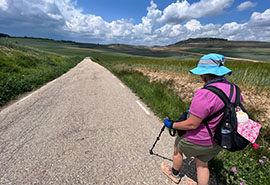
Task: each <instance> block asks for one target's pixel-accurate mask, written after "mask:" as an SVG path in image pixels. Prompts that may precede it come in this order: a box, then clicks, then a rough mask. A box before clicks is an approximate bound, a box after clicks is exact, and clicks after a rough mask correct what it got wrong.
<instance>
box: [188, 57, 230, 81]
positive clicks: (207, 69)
mask: <svg viewBox="0 0 270 185" xmlns="http://www.w3.org/2000/svg"><path fill="white" fill-rule="evenodd" d="M224 63H225V57H224V56H223V55H220V54H215V53H211V54H208V55H204V56H203V57H202V58H201V59H200V61H199V63H198V65H197V67H196V68H194V69H192V70H190V71H189V72H191V73H193V74H196V75H204V74H214V75H217V76H223V75H225V74H228V75H231V74H232V71H231V70H230V69H229V68H227V67H225V66H224Z"/></svg>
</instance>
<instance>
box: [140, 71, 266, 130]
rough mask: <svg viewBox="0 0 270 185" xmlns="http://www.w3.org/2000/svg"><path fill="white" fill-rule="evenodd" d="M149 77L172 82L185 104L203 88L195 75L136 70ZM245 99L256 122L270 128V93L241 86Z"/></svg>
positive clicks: (245, 103)
mask: <svg viewBox="0 0 270 185" xmlns="http://www.w3.org/2000/svg"><path fill="white" fill-rule="evenodd" d="M135 70H137V71H139V72H142V73H143V74H144V75H145V76H148V77H149V78H150V80H151V81H157V82H168V81H171V83H170V84H171V86H170V88H172V89H173V90H174V91H175V92H176V94H177V95H178V96H179V97H180V98H181V99H182V100H183V101H185V102H190V101H191V100H192V98H193V96H194V93H195V92H196V90H197V89H200V88H202V87H203V84H204V83H203V82H201V80H200V78H199V77H197V76H195V75H190V74H184V73H176V72H168V71H162V70H154V69H148V68H138V67H137V68H135ZM239 87H240V88H241V90H242V95H243V97H244V106H245V107H246V108H247V109H248V111H252V112H253V115H254V117H255V119H256V120H258V121H259V122H260V123H261V124H262V125H263V126H270V125H269V123H270V99H269V93H270V92H269V91H267V90H264V91H260V92H258V91H257V89H255V88H253V87H247V86H242V85H239Z"/></svg>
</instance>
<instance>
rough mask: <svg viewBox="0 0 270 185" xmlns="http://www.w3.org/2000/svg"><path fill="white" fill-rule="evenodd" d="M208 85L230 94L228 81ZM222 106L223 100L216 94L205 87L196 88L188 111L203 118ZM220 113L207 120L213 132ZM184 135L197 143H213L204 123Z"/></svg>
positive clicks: (233, 100) (233, 99)
mask: <svg viewBox="0 0 270 185" xmlns="http://www.w3.org/2000/svg"><path fill="white" fill-rule="evenodd" d="M210 85H211V86H215V87H217V88H219V89H221V90H222V91H223V92H224V93H225V94H226V95H227V96H229V95H230V87H231V86H230V83H229V82H227V81H225V82H216V83H213V84H210ZM210 85H209V86H210ZM235 92H236V90H235V88H234V93H233V96H232V102H235V95H236V93H235ZM241 100H242V97H241ZM223 107H224V103H223V101H222V100H221V99H220V98H219V97H218V96H217V95H216V94H214V93H213V92H211V91H210V90H207V89H198V90H197V91H196V93H195V95H194V97H193V100H192V102H191V105H190V109H189V111H190V113H191V114H193V115H195V116H197V117H199V118H201V119H205V118H207V117H209V116H211V115H212V114H214V113H216V112H217V111H219V110H220V109H221V108H223ZM222 115H223V114H222ZM222 115H220V116H218V117H217V118H214V119H213V120H211V121H209V122H208V125H209V128H210V129H211V131H212V133H213V134H214V131H215V128H216V127H217V125H218V123H219V122H220V121H221V118H222ZM184 137H185V138H186V140H188V141H190V142H192V143H194V144H198V145H204V146H210V145H214V144H215V142H214V141H213V139H212V138H211V136H210V134H209V132H208V130H207V128H206V127H205V125H204V123H201V124H200V126H199V127H198V128H197V129H195V130H187V132H186V134H185V135H184Z"/></svg>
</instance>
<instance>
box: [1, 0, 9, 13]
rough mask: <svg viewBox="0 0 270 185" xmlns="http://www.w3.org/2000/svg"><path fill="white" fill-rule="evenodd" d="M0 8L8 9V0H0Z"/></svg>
mask: <svg viewBox="0 0 270 185" xmlns="http://www.w3.org/2000/svg"><path fill="white" fill-rule="evenodd" d="M0 9H2V10H4V11H6V10H7V9H8V4H7V2H6V0H0Z"/></svg>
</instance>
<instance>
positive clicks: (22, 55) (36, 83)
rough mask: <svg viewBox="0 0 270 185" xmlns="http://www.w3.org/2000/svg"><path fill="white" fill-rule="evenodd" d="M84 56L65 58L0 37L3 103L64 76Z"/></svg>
mask: <svg viewBox="0 0 270 185" xmlns="http://www.w3.org/2000/svg"><path fill="white" fill-rule="evenodd" d="M81 60H82V57H62V56H59V55H55V54H48V53H46V52H42V51H39V50H35V49H30V48H27V47H23V46H19V45H16V44H14V43H11V42H9V41H8V40H7V39H0V106H3V105H5V104H6V103H7V102H9V101H10V100H12V99H15V98H16V97H18V96H19V95H21V94H23V93H26V92H29V91H32V90H33V89H36V88H39V87H40V86H42V85H44V84H45V83H47V82H49V81H51V80H53V79H55V78H57V77H58V76H60V75H62V74H63V73H65V72H66V71H68V70H69V69H70V68H72V67H74V66H75V65H76V64H78V63H79V62H80V61H81Z"/></svg>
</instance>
